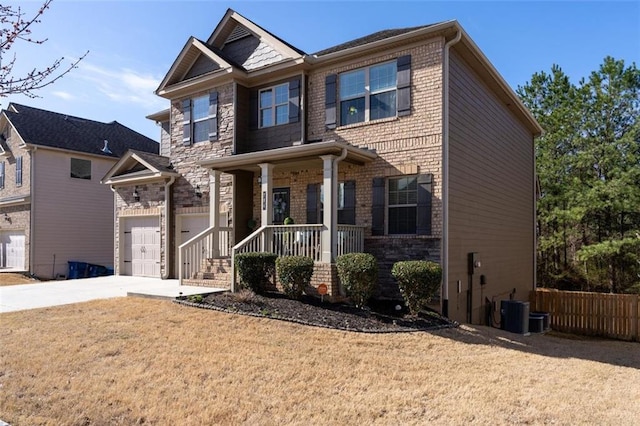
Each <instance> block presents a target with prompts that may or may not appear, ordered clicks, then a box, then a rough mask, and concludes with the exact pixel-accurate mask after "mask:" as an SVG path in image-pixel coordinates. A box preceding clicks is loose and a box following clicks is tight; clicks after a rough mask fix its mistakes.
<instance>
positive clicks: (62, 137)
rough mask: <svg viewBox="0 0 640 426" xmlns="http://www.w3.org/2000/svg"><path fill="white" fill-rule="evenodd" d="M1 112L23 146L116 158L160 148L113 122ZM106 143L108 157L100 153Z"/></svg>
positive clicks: (20, 109)
mask: <svg viewBox="0 0 640 426" xmlns="http://www.w3.org/2000/svg"><path fill="white" fill-rule="evenodd" d="M10 106H13V107H14V108H15V109H16V110H17V112H14V111H11V110H5V111H3V113H4V114H5V115H6V116H7V118H8V119H9V121H10V122H11V124H12V125H13V126H14V127H15V129H16V130H17V131H18V133H19V134H20V136H21V137H22V138H23V140H24V141H25V143H28V144H33V145H41V146H48V147H52V148H60V149H67V150H71V151H78V152H84V153H88V154H96V155H104V156H107V157H114V158H119V157H122V155H124V153H125V152H127V150H128V149H135V150H138V151H144V152H151V153H157V152H158V151H159V147H160V145H159V144H158V143H157V142H156V141H154V140H153V139H150V138H148V137H146V136H144V135H141V134H140V133H138V132H135V131H133V130H131V129H130V128H128V127H126V126H123V125H122V124H120V123H118V122H117V121H112V122H111V123H101V122H99V121H93V120H87V119H84V118H79V117H73V116H70V115H65V114H60V113H57V112H51V111H45V110H43V109H39V108H33V107H29V106H26V105H20V104H16V103H11V104H10ZM105 140H107V141H109V143H108V147H109V150H110V151H111V154H109V153H105V152H103V151H102V149H103V148H104V141H105Z"/></svg>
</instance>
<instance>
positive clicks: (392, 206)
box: [384, 175, 418, 235]
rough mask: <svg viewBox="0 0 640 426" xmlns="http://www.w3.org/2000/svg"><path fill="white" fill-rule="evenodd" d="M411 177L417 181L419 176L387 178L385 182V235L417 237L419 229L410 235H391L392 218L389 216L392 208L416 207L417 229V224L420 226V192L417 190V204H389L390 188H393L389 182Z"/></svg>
mask: <svg viewBox="0 0 640 426" xmlns="http://www.w3.org/2000/svg"><path fill="white" fill-rule="evenodd" d="M410 177H413V178H415V179H416V180H417V179H418V175H404V176H392V177H389V178H387V179H386V181H385V188H384V189H385V200H384V202H385V209H384V227H385V230H384V233H385V235H416V234H417V228H416V231H415V232H413V233H408V234H390V233H389V223H390V216H391V215H390V214H389V210H390V209H391V208H397V207H415V208H416V227H417V224H418V222H417V220H418V217H417V215H418V193H417V191H418V190H417V189H416V202H415V203H410V204H391V203H390V202H389V192H390V187H391V186H390V185H389V182H390V181H391V180H399V179H402V178H410ZM416 184H417V182H416Z"/></svg>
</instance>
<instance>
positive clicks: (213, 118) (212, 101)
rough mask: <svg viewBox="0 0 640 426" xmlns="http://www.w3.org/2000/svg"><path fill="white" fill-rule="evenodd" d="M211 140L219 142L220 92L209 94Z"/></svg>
mask: <svg viewBox="0 0 640 426" xmlns="http://www.w3.org/2000/svg"><path fill="white" fill-rule="evenodd" d="M209 140H210V141H217V140H218V92H211V93H209Z"/></svg>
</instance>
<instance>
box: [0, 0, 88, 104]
mask: <svg viewBox="0 0 640 426" xmlns="http://www.w3.org/2000/svg"><path fill="white" fill-rule="evenodd" d="M52 1H53V0H45V1H44V3H43V4H42V6H41V7H40V8H39V9H38V11H37V12H36V13H35V15H34V16H33V17H31V18H30V19H25V15H26V13H25V12H23V11H22V8H21V7H20V6H18V7H17V8H14V6H2V5H1V4H0V97H6V96H9V95H14V94H23V95H25V96H27V97H30V98H36V97H38V95H37V94H36V93H34V92H35V91H37V90H39V89H42V88H43V87H46V86H49V85H51V84H53V83H55V82H56V81H58V80H59V79H61V78H62V77H64V76H65V75H67V74H68V73H69V72H70V71H71V70H72V69H74V68H77V67H78V63H79V62H80V61H82V60H83V59H84V58H85V57H86V56H87V54H88V53H89V51H86V52H85V53H84V54H83V55H82V56H80V58H78V59H76V60H74V61H73V62H72V63H71V64H70V65H68V66H63V61H64V57H62V58H58V59H56V60H54V61H53V63H51V65H49V66H48V67H46V68H33V69H32V70H31V71H29V72H27V73H26V74H23V75H20V76H16V75H14V66H15V64H16V59H17V56H16V54H15V52H14V53H13V55H10V57H11V60H9V61H8V62H3V59H5V57H6V56H7V54H8V53H9V51H10V50H11V49H12V48H13V47H14V44H15V43H16V42H19V41H22V42H25V43H31V44H36V45H41V44H44V43H45V42H46V41H47V40H48V39H46V38H44V39H34V38H32V37H31V26H32V25H34V24H38V23H40V17H41V16H42V15H43V14H44V12H45V11H46V10H47V9H48V8H49V5H50V4H51V2H52Z"/></svg>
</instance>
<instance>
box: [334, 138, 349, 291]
mask: <svg viewBox="0 0 640 426" xmlns="http://www.w3.org/2000/svg"><path fill="white" fill-rule="evenodd" d="M345 158H347V148H346V147H345V148H342V154H340V156H339V157H336V158H334V159H333V167H332V169H333V170H332V172H333V176H332V177H331V180H332V186H333V188H336V189H337V187H338V163H339V162H341V161H342V160H344V159H345ZM333 188H331V198H332V201H331V205H332V210H331V262H332V263H334V262H335V261H336V259H335V258H334V257H333V255H334V254H335V255H336V257H337V254H338V191H334V190H333ZM339 292H340V294H341V295H346V293H345V291H344V288H343V287H342V283H340V287H339Z"/></svg>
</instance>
